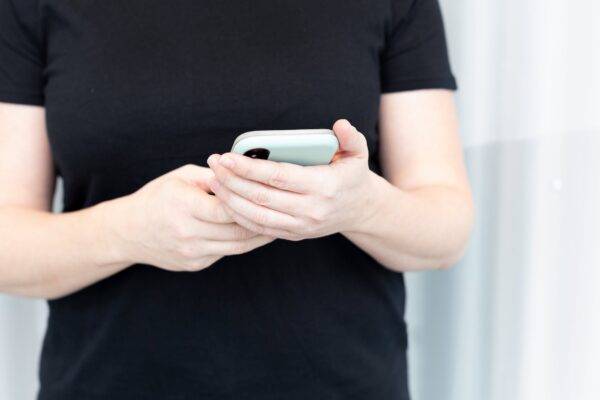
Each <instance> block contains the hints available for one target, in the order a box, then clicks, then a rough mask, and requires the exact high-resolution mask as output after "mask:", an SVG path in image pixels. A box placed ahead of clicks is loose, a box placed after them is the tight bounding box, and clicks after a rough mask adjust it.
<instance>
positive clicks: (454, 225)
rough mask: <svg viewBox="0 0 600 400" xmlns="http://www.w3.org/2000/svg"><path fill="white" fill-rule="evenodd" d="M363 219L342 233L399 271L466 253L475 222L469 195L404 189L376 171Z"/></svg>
mask: <svg viewBox="0 0 600 400" xmlns="http://www.w3.org/2000/svg"><path fill="white" fill-rule="evenodd" d="M371 179H372V190H371V196H372V197H371V200H370V201H369V202H368V206H367V207H366V208H365V210H364V211H363V212H362V214H363V215H364V218H363V219H361V221H360V223H358V224H356V226H355V227H354V228H353V229H352V230H351V231H348V232H342V233H343V234H344V235H345V236H346V237H347V238H348V239H350V240H351V241H352V242H353V243H355V244H356V245H357V246H359V247H360V248H362V249H363V250H364V251H366V252H367V253H369V254H370V255H371V256H372V257H373V258H375V259H376V260H378V261H379V262H380V263H381V264H383V265H384V266H386V267H388V268H390V269H392V270H395V271H409V270H422V269H434V268H444V267H448V266H451V265H452V264H454V263H456V262H457V261H458V259H459V258H460V256H461V255H462V253H463V251H464V247H465V245H466V243H467V240H468V237H469V234H470V231H471V225H472V220H473V215H472V214H473V210H472V204H471V197H470V194H469V193H466V192H462V191H460V190H458V189H454V188H452V187H444V186H427V187H422V188H418V189H413V190H401V189H399V188H397V187H395V186H393V185H392V184H390V183H389V182H387V181H386V180H385V179H383V178H381V177H379V176H377V175H375V174H373V175H372V176H371Z"/></svg>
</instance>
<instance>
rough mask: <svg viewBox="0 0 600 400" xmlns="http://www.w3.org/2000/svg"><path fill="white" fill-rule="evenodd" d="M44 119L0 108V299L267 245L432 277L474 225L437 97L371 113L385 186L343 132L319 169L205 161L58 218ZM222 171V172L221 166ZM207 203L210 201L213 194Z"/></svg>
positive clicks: (344, 127)
mask: <svg viewBox="0 0 600 400" xmlns="http://www.w3.org/2000/svg"><path fill="white" fill-rule="evenodd" d="M44 121H45V112H44V109H43V108H40V107H33V106H22V105H11V104H3V103H0V237H1V238H2V240H1V241H0V291H3V292H6V293H11V294H16V295H23V296H31V297H41V298H48V299H53V298H59V297H62V296H65V295H68V294H70V293H73V292H76V291H78V290H80V289H82V288H84V287H86V286H88V285H91V284H93V283H95V282H97V281H99V280H102V279H104V278H106V277H108V276H110V275H112V274H115V273H117V272H119V271H121V270H123V269H125V268H127V267H128V266H130V265H132V264H136V263H144V264H149V265H155V266H156V267H157V268H162V269H165V270H169V271H174V272H193V271H199V270H202V269H204V268H208V267H209V266H211V265H212V264H213V263H214V262H216V261H217V260H218V259H220V258H222V257H226V256H230V255H235V254H241V253H245V252H249V251H252V250H253V249H255V248H257V247H260V246H263V245H265V244H267V243H269V242H270V241H272V240H274V239H275V238H281V239H286V240H303V239H307V238H314V237H321V236H326V235H330V234H333V233H341V234H343V235H345V236H346V237H347V238H348V239H349V240H351V241H352V242H354V243H355V244H356V245H357V246H359V247H360V248H362V249H363V250H365V251H366V252H367V253H369V254H371V255H372V256H373V257H374V258H376V259H377V260H378V261H380V262H381V264H382V265H384V266H385V267H387V268H390V269H392V270H395V271H406V270H418V269H427V268H443V267H447V266H450V265H452V264H453V263H454V262H456V260H457V259H458V258H459V257H460V255H461V253H462V251H463V249H464V246H465V244H466V242H467V238H468V236H469V232H470V229H471V224H472V214H473V208H472V202H471V195H470V190H469V185H468V181H467V177H466V173H465V169H464V164H463V160H462V152H461V148H460V141H459V138H458V134H457V124H456V117H455V110H454V103H453V97H452V94H451V93H450V92H447V91H441V90H426V91H415V92H406V93H397V94H386V95H383V96H382V99H381V115H380V135H381V153H382V163H383V167H384V172H385V177H386V179H384V178H382V177H379V176H377V175H375V174H374V173H372V172H370V171H369V170H368V167H367V161H368V154H367V151H366V144H365V140H364V137H363V136H362V135H361V134H360V133H359V132H358V131H356V129H354V128H353V127H352V126H351V125H350V124H349V123H348V122H347V121H345V120H340V121H338V122H336V124H335V125H334V127H333V128H334V131H335V133H336V135H337V136H338V139H339V141H340V143H341V150H342V151H341V152H340V153H339V154H338V157H337V158H336V160H335V161H334V162H333V163H332V164H331V165H329V166H319V167H299V166H294V165H291V164H284V163H274V162H268V161H264V160H252V159H249V158H245V157H241V156H236V155H234V154H225V155H222V156H221V155H213V156H211V157H210V159H209V165H210V169H209V168H206V167H201V166H194V165H188V166H185V167H182V168H179V169H177V170H175V171H172V172H170V173H168V174H166V175H164V176H161V177H159V178H157V179H156V180H154V181H152V182H149V183H148V184H147V185H146V186H144V187H143V188H142V189H140V190H139V191H137V192H135V193H133V194H131V195H128V196H124V197H121V198H118V199H115V200H111V201H108V202H104V203H100V204H98V205H96V206H93V207H90V208H87V209H84V210H81V211H76V212H70V213H63V214H52V213H51V212H50V211H49V210H50V205H51V199H52V194H53V191H54V181H55V177H54V175H53V168H52V156H51V152H50V147H49V144H48V139H47V134H46V127H45V124H44ZM228 160H229V161H232V162H233V164H230V163H228ZM211 192H213V193H214V194H215V195H214V196H213V195H212V194H211Z"/></svg>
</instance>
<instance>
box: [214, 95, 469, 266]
mask: <svg viewBox="0 0 600 400" xmlns="http://www.w3.org/2000/svg"><path fill="white" fill-rule="evenodd" d="M432 110H433V111H437V112H432ZM454 116H455V111H454V107H453V99H452V95H451V93H449V92H444V91H423V92H420V93H409V94H402V93H401V94H392V95H385V96H383V99H382V106H381V121H382V124H381V130H382V132H381V133H382V151H383V167H384V170H385V172H386V175H387V176H388V179H389V181H388V180H386V179H384V178H382V177H380V176H378V175H377V174H375V173H373V172H371V171H370V170H369V168H368V157H369V155H368V149H367V143H366V140H365V138H364V136H363V135H362V134H361V133H360V132H358V131H357V130H356V128H355V127H353V126H352V125H351V124H350V123H349V122H348V121H346V120H339V121H337V122H336V123H335V125H334V126H333V130H334V132H335V134H336V136H337V137H338V140H339V142H340V153H339V154H338V156H337V158H336V159H335V160H334V162H332V163H331V164H329V165H326V166H314V167H300V166H297V165H292V164H286V163H277V162H272V161H267V160H258V159H251V158H248V157H244V156H241V155H238V154H233V153H227V154H224V155H218V154H214V155H212V156H211V157H210V158H209V159H208V164H209V166H210V167H211V169H212V170H213V171H214V173H215V178H214V179H211V180H210V181H209V186H210V188H211V190H212V191H213V192H214V193H215V194H216V196H217V197H218V198H219V199H221V200H222V201H223V204H224V205H225V209H226V210H227V212H228V213H229V215H231V217H232V218H233V219H234V220H235V221H236V222H237V223H238V224H240V225H242V226H244V227H246V228H248V229H249V230H251V231H254V232H256V233H259V234H263V235H268V236H273V237H276V238H281V239H286V240H294V241H297V240H305V239H312V238H318V237H323V236H328V235H331V234H334V233H342V234H343V235H344V236H346V237H347V238H348V239H350V240H351V241H352V242H354V243H355V244H356V245H357V246H358V247H360V248H362V249H363V250H365V251H366V252H367V253H369V254H370V255H371V256H372V257H374V258H375V259H377V260H378V261H379V262H380V263H381V264H383V265H384V266H386V267H388V268H390V269H392V270H394V271H406V270H418V269H425V268H445V267H448V266H450V265H452V264H454V263H455V262H456V261H457V260H458V259H459V258H460V256H461V254H462V251H463V248H464V245H465V243H466V241H467V238H468V235H469V232H470V230H471V224H472V204H471V194H470V190H469V185H468V180H467V176H466V172H465V168H464V162H463V159H462V155H461V154H462V153H461V150H460V142H459V140H458V134H457V127H456V126H457V124H456V119H455V117H454Z"/></svg>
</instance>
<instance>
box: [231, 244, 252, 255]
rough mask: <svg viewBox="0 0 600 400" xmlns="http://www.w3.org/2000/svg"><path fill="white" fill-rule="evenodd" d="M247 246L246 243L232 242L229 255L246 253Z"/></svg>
mask: <svg viewBox="0 0 600 400" xmlns="http://www.w3.org/2000/svg"><path fill="white" fill-rule="evenodd" d="M248 247H249V246H248V244H247V243H246V242H234V243H232V244H231V246H230V251H229V252H230V253H231V254H242V253H245V252H247V251H248Z"/></svg>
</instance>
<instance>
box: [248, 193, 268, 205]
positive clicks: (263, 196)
mask: <svg viewBox="0 0 600 400" xmlns="http://www.w3.org/2000/svg"><path fill="white" fill-rule="evenodd" d="M270 200H271V196H270V195H269V193H268V192H267V191H266V190H257V191H256V192H255V193H254V194H253V195H252V201H253V202H254V203H256V204H260V205H263V206H266V205H268V204H269V203H270Z"/></svg>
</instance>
